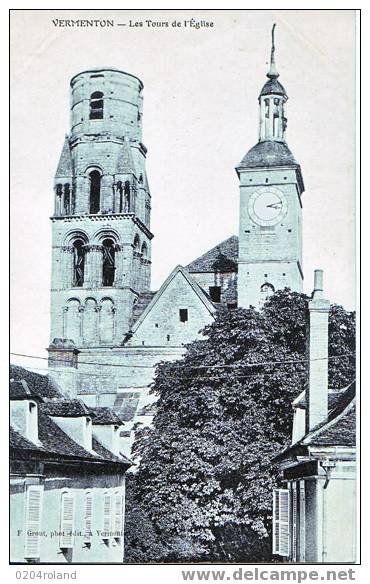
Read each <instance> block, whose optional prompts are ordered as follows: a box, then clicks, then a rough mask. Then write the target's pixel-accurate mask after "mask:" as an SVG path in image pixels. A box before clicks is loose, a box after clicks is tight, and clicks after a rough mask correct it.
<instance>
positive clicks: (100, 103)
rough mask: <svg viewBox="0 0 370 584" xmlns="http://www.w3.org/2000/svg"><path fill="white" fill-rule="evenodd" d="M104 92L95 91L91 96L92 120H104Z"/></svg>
mask: <svg viewBox="0 0 370 584" xmlns="http://www.w3.org/2000/svg"><path fill="white" fill-rule="evenodd" d="M103 98H104V94H103V93H102V92H101V91H94V93H92V94H91V96H90V120H102V119H103V117H104V99H103Z"/></svg>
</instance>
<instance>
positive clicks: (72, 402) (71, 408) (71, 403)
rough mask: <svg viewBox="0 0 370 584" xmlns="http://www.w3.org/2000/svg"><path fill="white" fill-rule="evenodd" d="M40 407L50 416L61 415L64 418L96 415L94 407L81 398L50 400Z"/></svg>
mask: <svg viewBox="0 0 370 584" xmlns="http://www.w3.org/2000/svg"><path fill="white" fill-rule="evenodd" d="M40 409H41V411H42V412H44V414H47V415H48V416H56V417H58V416H59V417H63V418H78V417H81V416H89V417H92V416H93V415H94V414H93V413H92V408H88V407H87V406H86V405H85V404H84V402H83V401H82V400H80V399H68V400H66V399H64V400H58V401H49V402H46V403H43V404H41V405H40Z"/></svg>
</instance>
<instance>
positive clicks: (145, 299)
mask: <svg viewBox="0 0 370 584" xmlns="http://www.w3.org/2000/svg"><path fill="white" fill-rule="evenodd" d="M156 294H157V292H142V293H141V294H139V296H138V299H137V301H136V302H135V304H134V307H133V311H132V320H131V326H132V325H134V324H135V322H136V321H137V320H138V318H139V317H140V316H141V315H142V314H143V312H144V310H145V309H146V307H147V306H148V304H149V303H150V302H151V301H152V299H153V298H154V296H155V295H156Z"/></svg>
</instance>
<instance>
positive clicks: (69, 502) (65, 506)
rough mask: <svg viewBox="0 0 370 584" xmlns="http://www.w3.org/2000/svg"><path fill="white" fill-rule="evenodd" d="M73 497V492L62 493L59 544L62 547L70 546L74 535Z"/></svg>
mask: <svg viewBox="0 0 370 584" xmlns="http://www.w3.org/2000/svg"><path fill="white" fill-rule="evenodd" d="M74 515H75V499H74V495H73V493H63V494H62V505H61V516H60V531H61V536H60V540H59V546H60V547H61V548H63V549H66V548H72V547H73V542H74V536H73V535H72V532H73V530H74Z"/></svg>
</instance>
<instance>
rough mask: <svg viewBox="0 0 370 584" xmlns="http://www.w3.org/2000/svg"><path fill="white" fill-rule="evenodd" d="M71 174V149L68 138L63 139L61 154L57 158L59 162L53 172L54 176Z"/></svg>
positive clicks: (69, 175) (59, 176)
mask: <svg viewBox="0 0 370 584" xmlns="http://www.w3.org/2000/svg"><path fill="white" fill-rule="evenodd" d="M72 174H73V168H72V156H71V149H70V147H69V141H68V138H67V137H66V139H65V140H64V144H63V150H62V154H61V155H60V158H59V164H58V168H57V171H56V173H55V178H66V177H71V176H72Z"/></svg>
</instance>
